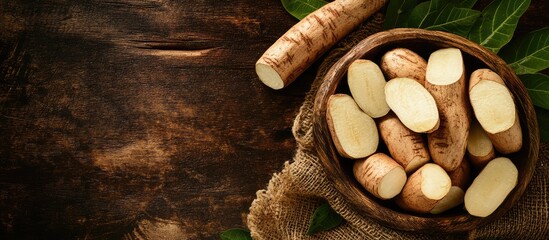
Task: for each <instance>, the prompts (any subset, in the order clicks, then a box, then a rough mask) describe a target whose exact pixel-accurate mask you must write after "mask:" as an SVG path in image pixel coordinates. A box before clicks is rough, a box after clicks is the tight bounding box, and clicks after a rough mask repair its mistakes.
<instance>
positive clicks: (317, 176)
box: [248, 14, 549, 239]
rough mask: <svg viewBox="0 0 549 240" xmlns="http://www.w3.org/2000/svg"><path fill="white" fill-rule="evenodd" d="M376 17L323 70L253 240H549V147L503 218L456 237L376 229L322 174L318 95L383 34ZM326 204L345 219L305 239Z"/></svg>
mask: <svg viewBox="0 0 549 240" xmlns="http://www.w3.org/2000/svg"><path fill="white" fill-rule="evenodd" d="M382 18H383V17H382V15H381V14H377V15H375V16H374V17H372V18H371V19H370V20H369V21H368V22H367V23H365V24H363V25H362V26H360V27H359V29H358V30H356V31H355V32H354V33H352V34H350V35H349V36H348V37H347V38H345V39H344V40H342V41H341V42H340V43H339V44H338V46H337V47H336V48H335V49H334V50H332V51H331V52H330V53H329V54H328V55H327V57H326V58H325V60H324V62H323V63H322V64H321V66H320V69H319V72H318V75H317V77H316V79H315V81H314V83H313V85H312V87H311V90H310V91H309V93H308V94H307V96H306V98H305V101H304V103H303V105H302V106H301V108H300V111H299V114H298V115H297V117H296V119H295V122H294V126H293V129H292V131H293V134H294V137H295V139H296V142H297V150H296V153H295V156H294V158H293V160H292V161H289V162H286V163H285V164H284V169H283V170H282V172H280V173H276V174H274V176H273V178H272V179H271V181H270V182H269V185H268V187H267V189H266V190H260V191H258V192H257V199H255V200H254V202H253V203H252V205H251V207H250V213H249V215H248V227H249V229H250V231H251V234H252V237H253V238H254V239H433V238H436V239H464V238H469V239H476V238H480V239H482V238H498V239H548V238H549V236H548V233H549V200H548V199H547V197H548V194H547V192H548V187H549V166H548V164H549V159H548V156H549V145H547V144H545V145H542V146H541V154H540V159H539V161H538V164H537V168H536V171H535V173H534V176H533V178H532V181H531V182H530V185H529V186H528V189H527V191H526V193H525V195H523V197H522V198H521V200H520V201H519V203H518V205H516V206H515V207H513V208H512V209H511V210H510V211H509V212H508V213H507V214H506V215H505V216H503V217H501V218H500V219H498V220H497V221H495V222H493V223H491V224H489V225H487V226H484V227H481V228H479V229H477V230H475V231H472V232H468V233H462V234H455V235H440V234H439V235H425V234H419V233H415V232H404V231H397V230H394V229H391V228H387V227H384V226H381V225H379V224H377V223H376V222H375V221H374V220H372V219H370V218H368V217H366V216H363V215H361V214H360V213H358V212H357V211H355V210H354V209H353V208H352V207H351V206H350V205H349V203H348V202H347V201H346V200H345V199H344V198H343V196H342V195H341V194H339V193H338V192H337V191H336V190H335V188H334V186H333V185H332V184H331V182H330V181H329V180H328V178H327V176H326V173H325V172H324V170H323V168H322V166H321V164H320V160H319V159H318V157H317V156H316V152H315V151H314V149H313V141H312V112H313V100H314V96H315V93H316V92H317V89H318V87H319V85H320V83H321V80H322V78H323V76H324V74H325V73H326V71H327V70H328V69H329V67H330V66H331V65H332V64H333V63H334V62H335V61H337V59H339V58H340V57H341V56H342V55H343V54H345V53H346V52H347V51H348V50H349V49H350V48H351V47H353V46H354V45H355V44H356V43H357V42H358V41H360V40H362V39H364V38H365V37H366V36H368V35H371V34H372V33H375V32H378V31H380V30H381V28H380V26H381V23H382ZM323 201H328V202H329V203H330V205H331V206H332V208H333V209H334V210H335V211H337V212H338V213H339V214H340V215H341V216H342V217H343V218H344V219H345V221H344V223H343V224H341V225H340V226H338V227H336V228H335V229H332V230H330V231H325V232H321V233H318V234H315V235H314V236H306V235H305V233H306V232H307V229H308V225H309V219H310V217H311V215H312V213H313V212H314V210H315V209H316V208H317V207H318V206H319V205H320V204H321V203H322V202H323Z"/></svg>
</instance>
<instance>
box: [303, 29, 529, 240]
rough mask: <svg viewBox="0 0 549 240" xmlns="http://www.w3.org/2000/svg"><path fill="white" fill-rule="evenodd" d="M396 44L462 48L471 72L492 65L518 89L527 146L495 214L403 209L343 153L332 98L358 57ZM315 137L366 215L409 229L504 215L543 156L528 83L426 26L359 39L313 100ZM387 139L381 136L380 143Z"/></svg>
mask: <svg viewBox="0 0 549 240" xmlns="http://www.w3.org/2000/svg"><path fill="white" fill-rule="evenodd" d="M396 47H405V48H409V49H411V50H412V51H415V52H416V53H418V54H419V55H421V56H423V57H424V58H425V59H428V56H429V54H430V53H431V52H433V51H435V50H437V49H440V48H447V47H455V48H459V49H461V51H462V54H463V57H464V61H465V63H466V70H467V75H470V74H471V72H472V71H473V70H475V69H477V68H481V67H488V68H490V69H492V70H493V71H495V72H497V73H498V74H500V76H501V77H502V78H503V79H504V80H505V84H506V85H507V87H508V88H509V90H510V91H511V93H512V94H513V96H514V98H515V103H516V106H517V111H518V113H519V118H520V124H521V126H522V134H523V146H522V149H521V150H520V151H519V152H517V153H514V154H511V155H507V157H509V158H510V159H511V160H512V161H513V162H514V163H515V165H516V166H517V168H518V171H519V177H518V179H519V182H518V184H517V186H516V187H515V188H514V189H513V191H512V192H511V193H510V194H509V196H507V198H506V199H505V201H504V202H503V204H502V205H501V206H500V207H499V208H498V209H497V210H496V211H495V212H494V213H492V214H491V215H490V216H488V217H486V218H479V217H474V216H471V215H469V214H468V213H467V212H466V211H465V210H464V209H463V208H460V207H457V208H456V209H454V210H452V211H449V212H446V213H443V214H439V215H432V214H414V213H409V212H406V211H404V210H401V209H400V208H398V207H397V206H396V205H395V204H394V203H392V202H391V201H383V200H379V199H377V198H375V197H374V196H373V195H371V194H370V193H368V192H367V191H365V190H364V189H363V187H362V186H361V185H360V184H359V183H358V182H357V181H356V180H355V179H354V177H353V173H352V164H353V160H350V159H345V158H343V157H341V156H339V155H338V153H337V151H336V149H335V146H334V144H333V141H332V137H331V135H330V131H329V129H328V124H327V122H326V105H327V102H328V98H329V97H330V96H331V95H332V94H334V93H336V92H344V93H348V92H349V90H348V87H347V83H346V72H347V68H348V67H349V65H350V64H351V63H352V62H353V61H354V60H356V59H359V58H362V59H370V60H372V61H374V62H376V63H379V60H380V58H381V56H382V55H383V53H385V52H387V51H388V50H391V49H393V48H396ZM313 121H314V132H313V136H314V142H315V148H316V151H317V152H318V155H319V157H320V159H321V162H322V165H323V167H324V168H325V170H326V172H327V174H328V177H329V179H330V180H331V181H333V183H334V185H335V187H336V189H337V190H338V191H339V192H340V193H341V194H342V195H343V196H344V197H345V198H346V200H348V201H349V202H350V203H351V205H352V206H353V207H354V208H355V209H356V210H357V211H360V212H362V213H363V214H364V215H366V216H369V217H371V218H373V219H374V220H377V221H378V222H379V223H380V224H383V225H385V226H388V227H391V228H395V229H400V230H408V231H422V232H462V231H469V230H472V229H475V228H477V227H479V226H482V225H484V224H487V223H489V222H491V221H493V220H495V219H497V218H499V217H501V216H502V215H503V214H505V213H506V212H507V211H508V210H509V209H510V208H511V207H513V206H514V205H515V203H516V202H517V201H518V200H519V198H520V197H521V195H522V194H523V193H524V190H525V189H526V187H527V185H528V183H529V182H530V179H531V177H532V174H533V172H534V167H535V165H536V161H537V159H538V152H539V130H538V125H537V121H536V114H535V112H534V107H533V106H532V102H531V101H530V98H529V97H528V94H527V91H526V89H525V87H524V85H523V84H522V83H521V82H520V80H519V79H518V77H517V76H516V75H515V73H514V72H513V70H512V69H510V68H509V67H508V66H507V65H506V64H505V62H504V61H503V60H501V59H500V58H499V57H498V56H497V55H496V54H494V53H492V52H490V51H489V50H487V49H485V48H483V47H481V46H479V45H478V44H476V43H473V42H471V41H469V40H467V39H465V38H462V37H459V36H457V35H454V34H450V33H445V32H439V31H428V30H421V29H394V30H390V31H384V32H380V33H377V34H374V35H371V36H370V37H368V38H366V39H364V40H362V41H361V42H359V43H358V44H357V45H356V46H355V47H354V48H353V49H351V50H350V51H349V52H348V53H347V54H345V55H344V56H343V57H342V58H341V59H340V60H339V61H338V62H337V63H335V64H334V65H333V66H332V67H331V69H330V70H329V71H328V73H327V74H326V76H325V78H324V82H323V83H322V85H321V86H320V88H319V90H318V93H317V95H316V98H315V103H314V116H313ZM381 143H382V141H381V140H380V145H381Z"/></svg>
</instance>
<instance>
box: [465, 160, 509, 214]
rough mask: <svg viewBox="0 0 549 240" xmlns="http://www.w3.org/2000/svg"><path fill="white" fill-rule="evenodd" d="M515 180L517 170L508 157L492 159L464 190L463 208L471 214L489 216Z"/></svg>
mask: <svg viewBox="0 0 549 240" xmlns="http://www.w3.org/2000/svg"><path fill="white" fill-rule="evenodd" d="M517 180H518V170H517V168H516V167H515V165H514V164H513V162H511V160H510V159H508V158H504V157H499V158H495V159H493V160H492V161H490V162H489V163H488V164H487V165H486V166H485V167H484V169H483V170H482V171H481V172H480V173H479V174H478V176H477V177H476V178H475V180H474V181H473V183H472V184H471V186H470V187H469V188H468V189H467V191H466V192H465V209H466V210H467V212H469V214H471V215H473V216H477V217H487V216H489V215H490V214H492V213H493V212H494V211H495V210H496V209H497V208H498V207H499V206H500V205H501V204H502V203H503V201H504V200H505V198H506V197H507V195H509V193H510V192H511V191H512V190H513V188H515V186H516V185H517Z"/></svg>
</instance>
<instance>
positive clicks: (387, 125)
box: [377, 112, 431, 173]
mask: <svg viewBox="0 0 549 240" xmlns="http://www.w3.org/2000/svg"><path fill="white" fill-rule="evenodd" d="M377 125H378V128H379V135H380V136H381V139H383V142H385V145H387V148H388V150H389V153H390V154H391V156H392V157H393V159H394V160H395V161H397V162H398V163H399V164H400V165H401V166H402V167H404V170H405V171H406V173H412V172H414V171H415V170H417V169H418V168H419V167H421V166H423V165H424V164H425V163H427V162H429V160H430V159H431V158H430V157H429V151H427V148H426V147H425V146H426V145H425V142H424V140H423V138H422V137H421V134H419V133H416V132H414V131H412V130H410V129H408V128H407V127H406V126H404V124H402V122H400V120H399V119H398V117H397V116H396V115H395V114H394V113H392V112H389V113H388V114H387V115H385V116H383V117H382V118H380V119H379V120H378V121H377Z"/></svg>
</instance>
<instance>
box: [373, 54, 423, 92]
mask: <svg viewBox="0 0 549 240" xmlns="http://www.w3.org/2000/svg"><path fill="white" fill-rule="evenodd" d="M381 69H382V70H383V73H385V75H386V76H387V78H388V79H393V78H399V77H406V78H412V79H415V80H416V81H418V82H419V83H420V84H421V85H425V72H426V69H427V62H426V61H425V59H423V58H422V57H421V56H419V55H418V54H417V53H415V52H413V51H411V50H409V49H406V48H395V49H393V50H390V51H388V52H387V53H385V54H384V55H383V56H382V57H381Z"/></svg>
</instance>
